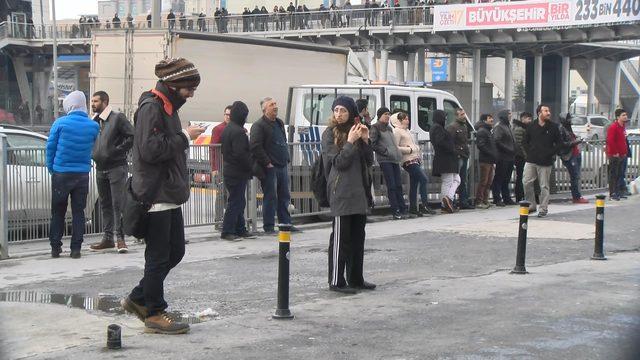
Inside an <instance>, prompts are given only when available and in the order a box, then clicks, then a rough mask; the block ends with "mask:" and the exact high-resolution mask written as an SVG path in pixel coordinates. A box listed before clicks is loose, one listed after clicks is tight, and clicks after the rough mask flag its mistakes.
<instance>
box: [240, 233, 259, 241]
mask: <svg viewBox="0 0 640 360" xmlns="http://www.w3.org/2000/svg"><path fill="white" fill-rule="evenodd" d="M237 236H238V237H241V238H243V239H256V238H257V237H258V235H256V234H255V233H252V232H249V231H245V232H243V233H242V234H238V235H237Z"/></svg>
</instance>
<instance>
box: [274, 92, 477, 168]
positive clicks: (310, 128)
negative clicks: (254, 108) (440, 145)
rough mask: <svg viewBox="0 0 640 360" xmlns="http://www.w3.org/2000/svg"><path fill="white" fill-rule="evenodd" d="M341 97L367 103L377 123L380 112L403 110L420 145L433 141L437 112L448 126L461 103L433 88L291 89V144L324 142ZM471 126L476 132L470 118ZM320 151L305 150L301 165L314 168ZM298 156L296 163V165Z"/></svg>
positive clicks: (313, 147)
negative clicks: (325, 132)
mask: <svg viewBox="0 0 640 360" xmlns="http://www.w3.org/2000/svg"><path fill="white" fill-rule="evenodd" d="M338 96H349V97H351V98H353V99H354V100H357V99H367V100H368V101H369V106H368V108H369V113H370V114H371V118H372V120H373V122H374V123H375V120H376V119H375V118H376V111H377V110H378V109H379V108H381V107H383V106H384V107H387V108H389V109H390V110H391V112H392V113H393V112H395V111H396V110H402V111H404V112H406V113H407V114H408V115H409V118H410V119H411V124H410V126H409V128H410V131H411V132H412V133H413V134H414V135H415V136H416V138H417V140H418V141H426V140H429V129H431V126H432V124H433V123H432V121H433V111H434V110H444V111H445V112H446V113H447V122H448V123H451V122H453V121H454V120H455V117H456V109H457V108H459V107H461V106H460V101H458V99H456V97H455V96H453V95H452V94H450V93H448V92H446V91H442V90H436V89H431V88H423V87H409V86H397V85H301V86H295V87H291V88H290V89H289V102H288V104H287V112H286V117H285V123H286V124H287V125H289V126H288V131H289V142H290V143H316V142H320V140H321V136H322V132H323V131H324V129H325V128H326V127H327V125H328V121H329V119H330V118H331V116H332V111H331V105H332V104H333V101H334V100H335V99H336V97H338ZM467 126H468V127H469V130H470V131H474V129H473V125H472V124H471V123H470V122H469V120H468V118H467ZM319 151H320V147H319V145H317V144H309V145H308V146H302V155H303V156H302V157H303V158H302V159H300V160H298V161H300V163H301V164H305V163H306V164H311V163H312V162H313V160H314V158H315V156H314V153H316V154H315V155H317V153H318V152H319ZM295 155H296V154H294V163H298V161H295Z"/></svg>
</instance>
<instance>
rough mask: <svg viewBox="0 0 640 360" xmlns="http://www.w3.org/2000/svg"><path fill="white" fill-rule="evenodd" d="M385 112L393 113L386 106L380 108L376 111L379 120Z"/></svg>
mask: <svg viewBox="0 0 640 360" xmlns="http://www.w3.org/2000/svg"><path fill="white" fill-rule="evenodd" d="M384 113H391V111H389V109H387V108H386V107H384V106H383V107H381V108H380V109H378V112H376V115H377V116H378V120H380V118H381V117H382V115H384Z"/></svg>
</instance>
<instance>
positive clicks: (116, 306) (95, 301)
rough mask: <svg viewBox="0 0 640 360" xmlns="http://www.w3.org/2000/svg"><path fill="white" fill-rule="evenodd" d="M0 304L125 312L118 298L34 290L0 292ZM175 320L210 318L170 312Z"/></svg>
mask: <svg viewBox="0 0 640 360" xmlns="http://www.w3.org/2000/svg"><path fill="white" fill-rule="evenodd" d="M0 302H21V303H40V304H58V305H66V306H67V307H70V308H76V309H84V310H88V311H90V310H94V311H96V310H97V311H102V312H105V313H109V314H115V315H122V314H124V313H125V311H124V310H123V309H122V307H121V306H120V298H118V297H116V296H113V295H98V296H94V297H90V296H85V295H82V294H71V295H69V294H52V293H43V292H39V291H34V290H21V291H7V292H0ZM170 314H171V316H172V317H173V318H175V319H180V320H181V321H184V322H186V323H188V324H198V323H201V322H205V321H209V320H211V319H212V317H208V316H203V317H198V316H196V315H194V314H183V313H181V312H179V311H172V312H170Z"/></svg>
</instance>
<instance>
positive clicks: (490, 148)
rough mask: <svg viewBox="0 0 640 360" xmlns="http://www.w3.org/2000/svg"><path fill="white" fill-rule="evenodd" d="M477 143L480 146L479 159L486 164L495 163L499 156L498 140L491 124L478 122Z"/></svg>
mask: <svg viewBox="0 0 640 360" xmlns="http://www.w3.org/2000/svg"><path fill="white" fill-rule="evenodd" d="M476 129H478V131H477V132H476V145H477V146H478V153H479V154H478V161H479V162H481V163H485V164H495V163H496V159H497V157H498V149H497V148H496V141H495V139H494V138H493V134H492V133H491V125H489V124H486V123H484V122H482V121H481V122H479V123H478V124H476Z"/></svg>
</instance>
